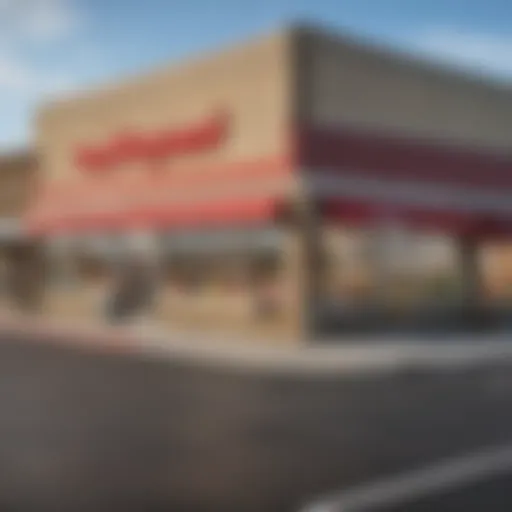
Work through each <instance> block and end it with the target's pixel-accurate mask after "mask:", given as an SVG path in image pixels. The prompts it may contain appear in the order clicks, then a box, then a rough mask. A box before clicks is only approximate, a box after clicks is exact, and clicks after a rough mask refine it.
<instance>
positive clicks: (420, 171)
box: [296, 127, 512, 192]
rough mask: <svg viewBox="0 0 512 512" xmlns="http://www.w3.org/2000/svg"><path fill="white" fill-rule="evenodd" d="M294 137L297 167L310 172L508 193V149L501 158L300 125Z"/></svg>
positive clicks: (511, 163) (511, 160)
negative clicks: (319, 170) (318, 170)
mask: <svg viewBox="0 0 512 512" xmlns="http://www.w3.org/2000/svg"><path fill="white" fill-rule="evenodd" d="M296 137H297V141H296V145H297V148H298V156H297V161H298V164H299V165H300V166H301V167H304V166H306V167H309V168H312V170H314V168H320V167H322V168H325V169H332V170H333V172H343V170H350V171H355V172H357V173H359V174H360V175H361V176H367V177H372V178H383V179H387V178H389V179H398V180H404V181H419V182H428V183H434V184H435V183H438V184H450V185H455V186H457V185H458V186H465V187H475V188H478V187H485V188H489V189H498V190H501V189H503V188H505V189H510V190H511V192H512V151H511V152H510V154H508V155H499V154H494V153H492V152H485V151H477V150H475V149H474V148H464V147H457V146H454V145H451V146H449V145H445V144H441V143H438V144H436V143H432V142H427V141H421V140H418V139H413V138H410V139H408V138H400V137H395V136H391V135H387V134H384V133H375V132H374V133H371V132H364V131H357V130H354V129H352V128H350V129H348V128H336V129H331V128H314V127H301V128H298V129H297V134H296Z"/></svg>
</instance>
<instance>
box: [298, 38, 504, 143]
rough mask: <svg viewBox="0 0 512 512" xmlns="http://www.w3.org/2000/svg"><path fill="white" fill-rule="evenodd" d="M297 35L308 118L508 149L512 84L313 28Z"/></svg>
mask: <svg viewBox="0 0 512 512" xmlns="http://www.w3.org/2000/svg"><path fill="white" fill-rule="evenodd" d="M300 38H301V39H302V41H303V43H302V47H303V51H302V56H301V65H302V66H303V67H304V68H305V69H304V70H303V73H304V74H305V75H306V76H307V77H308V85H307V88H308V92H307V94H306V95H305V96H304V98H305V100H303V101H306V102H307V105H305V106H304V105H303V107H302V108H303V111H304V112H305V115H306V117H307V118H308V119H309V120H311V121H314V122H317V123H321V124H326V123H329V124H330V123H344V124H347V125H349V126H350V125H354V126H357V127H362V128H371V129H377V130H378V129H384V130H388V131H391V132H393V131H394V132H397V133H398V134H406V135H413V136H420V137H428V138H434V139H444V140H449V141H453V142H456V143H463V144H471V145H476V146H484V147H486V146H489V147H499V148H505V149H511V148H512V90H511V89H510V88H508V90H507V88H506V87H505V86H498V85H492V84H491V83H490V82H488V83H485V81H484V80H483V79H481V80H480V79H479V78H478V77H476V76H474V77H469V76H465V75H463V74H462V73H457V72H455V71H449V70H443V69H441V68H439V67H436V66H433V65H427V64H425V63H420V62H415V61H414V60H413V59H409V58H407V57H401V56H397V55H392V54H391V53H389V52H386V51H384V50H381V49H378V48H377V47H375V48H373V49H372V48H371V47H366V46H364V45H360V44H356V43H353V42H351V41H350V40H345V39H342V38H339V37H336V36H331V35H327V34H322V33H320V32H318V31H314V30H312V29H304V30H303V31H302V32H301V35H300Z"/></svg>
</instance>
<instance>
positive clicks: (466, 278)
mask: <svg viewBox="0 0 512 512" xmlns="http://www.w3.org/2000/svg"><path fill="white" fill-rule="evenodd" d="M458 246H459V255H460V269H461V277H462V301H463V312H464V322H465V323H467V324H468V325H469V326H471V327H477V326H481V325H482V323H483V321H484V315H483V313H484V311H483V309H482V306H483V304H482V291H483V290H482V275H481V269H480V263H479V258H478V249H479V243H478V240H477V239H476V238H475V237H469V236H466V237H461V238H460V239H459V242H458Z"/></svg>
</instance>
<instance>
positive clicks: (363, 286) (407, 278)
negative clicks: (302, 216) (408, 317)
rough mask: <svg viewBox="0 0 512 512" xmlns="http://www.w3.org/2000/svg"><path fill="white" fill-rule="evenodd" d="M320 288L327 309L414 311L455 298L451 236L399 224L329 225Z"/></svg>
mask: <svg viewBox="0 0 512 512" xmlns="http://www.w3.org/2000/svg"><path fill="white" fill-rule="evenodd" d="M324 239H325V242H326V252H327V258H326V261H327V266H326V269H325V273H324V290H325V297H326V299H327V304H328V305H329V307H331V308H332V307H334V308H337V309H338V311H341V310H343V311H344V312H345V313H347V312H348V313H349V312H357V311H358V310H360V309H361V308H363V309H364V308H368V307H371V308H377V309H379V310H382V311H390V312H391V311H393V312H395V313H397V312H400V311H402V312H404V313H407V312H413V311H415V310H420V309H422V308H430V307H435V308H440V307H449V306H450V305H454V304H456V303H457V302H458V301H459V300H460V292H461V276H460V274H459V265H458V260H457V257H458V256H457V251H456V245H455V240H454V239H452V238H450V237H448V236H444V235H439V234H435V233H422V232H415V231H411V230H407V229H403V228H394V229H387V228H386V229H381V228H343V227H329V228H328V229H326V232H325V238H324Z"/></svg>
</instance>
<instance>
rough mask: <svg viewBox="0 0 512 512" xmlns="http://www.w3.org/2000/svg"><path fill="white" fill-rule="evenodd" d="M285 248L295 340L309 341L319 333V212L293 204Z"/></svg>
mask: <svg viewBox="0 0 512 512" xmlns="http://www.w3.org/2000/svg"><path fill="white" fill-rule="evenodd" d="M291 224H292V225H291V226H289V230H288V238H287V244H286V249H285V251H286V268H287V270H286V272H287V277H286V280H287V282H288V295H289V297H290V299H291V303H290V309H291V315H292V319H293V320H292V321H293V323H294V324H295V328H296V332H297V336H298V337H299V338H300V339H302V340H303V341H310V340H312V339H314V337H315V336H316V335H317V334H319V332H320V330H321V314H320V313H321V308H322V302H323V297H322V295H323V294H322V268H323V265H322V262H323V258H324V253H323V245H324V244H323V240H322V230H321V222H320V217H319V212H318V211H317V208H316V207H315V205H314V204H312V203H311V202H306V201H303V200H300V201H297V202H296V204H295V215H294V219H293V222H292V223H291Z"/></svg>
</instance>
